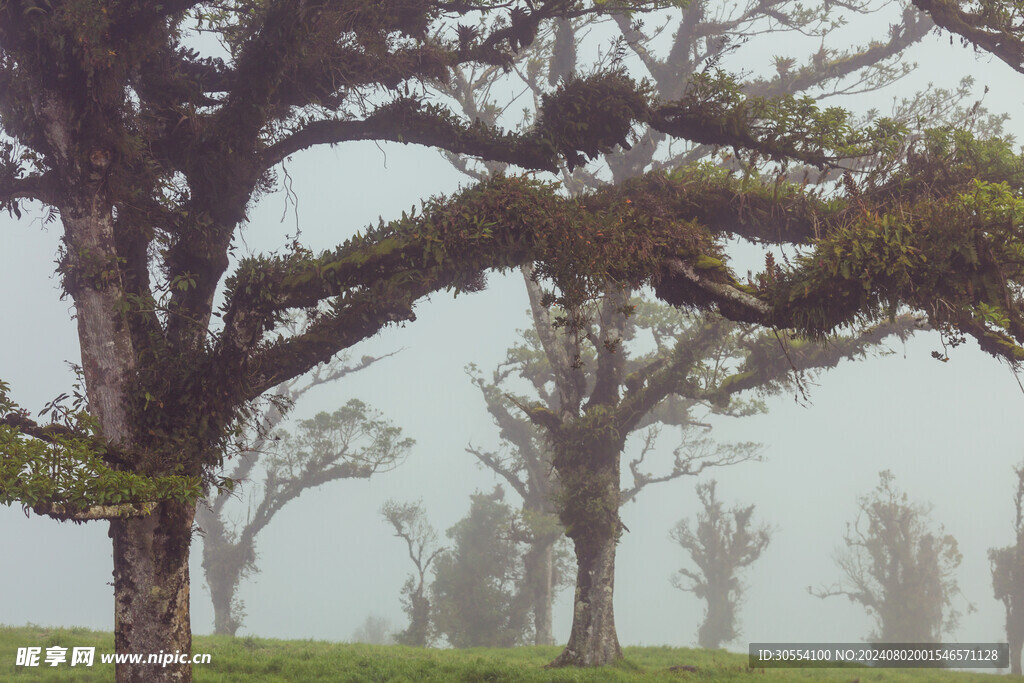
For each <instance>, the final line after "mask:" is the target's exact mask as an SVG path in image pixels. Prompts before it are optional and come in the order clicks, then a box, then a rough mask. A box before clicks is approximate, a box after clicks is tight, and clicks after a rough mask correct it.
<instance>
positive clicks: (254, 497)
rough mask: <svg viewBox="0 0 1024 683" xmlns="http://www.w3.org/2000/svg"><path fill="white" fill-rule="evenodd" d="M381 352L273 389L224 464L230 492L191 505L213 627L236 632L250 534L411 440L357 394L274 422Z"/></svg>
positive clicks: (387, 464)
mask: <svg viewBox="0 0 1024 683" xmlns="http://www.w3.org/2000/svg"><path fill="white" fill-rule="evenodd" d="M377 360H379V358H374V357H372V356H364V357H363V358H362V360H361V361H360V362H359V363H357V364H349V363H348V361H347V357H345V356H342V357H339V358H337V359H335V360H333V361H332V362H330V363H327V364H325V365H322V366H320V367H318V368H317V369H316V370H315V371H314V372H313V373H312V374H311V375H309V376H306V377H305V378H303V379H301V380H300V379H294V380H290V381H288V382H285V383H283V384H282V385H280V386H279V387H277V389H276V390H275V392H274V400H272V401H270V403H269V405H268V406H267V408H266V410H264V411H263V413H262V414H261V415H260V416H259V418H258V420H257V424H256V425H255V428H254V429H250V430H247V432H246V433H245V434H243V437H244V438H243V441H244V442H245V447H244V448H243V449H242V450H241V452H240V453H239V455H238V457H236V458H234V460H233V467H232V468H230V469H228V468H225V470H224V472H225V474H227V476H228V477H229V478H230V479H231V480H233V481H235V482H237V484H236V486H235V489H234V491H233V492H232V493H229V492H227V491H221V492H219V493H217V494H215V495H212V496H210V497H209V498H207V499H205V500H204V501H203V502H202V504H200V505H199V506H198V507H197V509H196V523H197V524H198V525H199V527H200V528H201V529H202V536H203V572H204V574H205V576H206V583H207V584H208V585H209V587H210V598H211V600H212V601H213V615H214V616H213V624H214V633H218V634H223V635H235V633H236V632H237V631H238V629H239V627H240V626H241V625H242V621H243V619H244V618H245V606H244V603H243V602H242V601H241V600H239V599H238V595H237V592H238V586H239V584H240V583H241V581H242V579H244V578H245V577H247V576H249V575H250V574H252V573H253V572H256V571H258V568H257V566H256V560H257V553H256V539H257V536H258V535H259V533H260V532H261V531H262V530H263V529H264V528H265V527H266V526H267V525H268V524H270V522H271V520H272V519H273V517H274V515H276V514H277V513H278V512H279V511H280V510H281V509H282V508H284V506H285V505H287V504H288V503H290V502H291V501H293V500H295V499H296V498H298V497H299V496H300V495H302V493H303V491H306V490H308V489H313V488H316V487H318V486H321V485H323V484H326V483H328V482H331V481H335V480H338V479H367V478H369V477H370V476H372V475H373V474H376V473H379V472H383V471H387V470H390V469H393V468H394V467H397V466H398V464H399V463H401V462H402V460H403V459H404V458H405V456H406V454H407V453H408V451H409V449H410V448H411V447H412V444H413V441H412V439H403V438H402V437H401V433H402V430H401V429H400V428H398V427H394V426H392V425H391V424H390V423H388V422H387V420H385V419H383V417H382V415H381V414H380V413H379V412H377V411H376V410H374V409H373V408H371V407H369V406H367V405H366V404H364V403H363V402H362V401H358V400H354V399H353V400H351V401H349V402H348V403H346V404H345V405H344V406H341V407H340V408H338V409H337V410H335V411H334V412H333V413H330V414H328V413H320V414H318V415H316V416H315V417H314V418H312V419H310V420H303V421H300V422H299V423H297V425H296V426H297V429H295V430H293V431H294V434H291V433H288V432H286V431H284V430H282V429H280V424H281V422H282V421H283V420H284V416H285V412H286V410H287V409H288V408H289V407H290V406H291V405H292V404H294V403H295V401H297V400H298V399H299V398H301V397H302V396H303V395H305V394H306V392H308V391H309V390H310V389H313V388H314V387H317V386H320V385H322V384H325V383H328V382H333V381H336V380H338V379H340V378H342V377H344V376H345V375H347V374H349V373H351V372H355V371H357V370H361V369H363V368H365V367H367V366H369V365H370V364H372V363H374V362H376V361H377ZM240 488H241V489H242V490H244V491H246V492H247V493H248V497H249V509H248V514H247V515H246V517H245V519H244V521H236V520H235V519H233V515H232V514H231V513H232V512H233V510H232V508H233V507H235V508H236V509H237V506H233V505H232V504H231V501H232V500H234V499H236V498H238V497H239V496H238V491H239V489H240Z"/></svg>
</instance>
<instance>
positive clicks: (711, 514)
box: [670, 480, 771, 649]
mask: <svg viewBox="0 0 1024 683" xmlns="http://www.w3.org/2000/svg"><path fill="white" fill-rule="evenodd" d="M715 486H716V482H715V481H714V480H711V481H710V482H708V483H706V484H699V485H698V486H697V497H698V498H699V499H700V502H701V505H702V507H703V509H702V510H701V511H700V512H699V513H697V520H696V524H695V525H694V527H693V528H691V526H690V522H689V521H688V520H685V519H683V520H680V521H679V522H678V523H677V524H676V525H675V526H674V527H673V528H672V530H671V532H670V536H671V537H672V540H674V541H675V542H676V543H678V544H679V545H680V547H681V548H682V549H683V550H685V551H686V552H687V554H688V555H689V556H690V559H691V561H692V562H693V564H695V565H697V570H696V571H693V570H691V569H687V568H686V567H683V568H681V569H680V570H679V571H678V572H677V573H676V574H675V575H674V576H673V577H672V584H673V585H674V586H675V587H676V588H679V589H680V590H684V591H689V592H692V593H693V594H694V595H696V596H697V597H698V598H700V599H701V600H703V601H704V602H705V603H706V605H707V610H706V611H705V613H704V621H703V623H701V625H700V630H699V631H698V632H697V640H698V642H699V643H700V646H701V647H706V648H710V649H717V648H720V647H722V645H723V644H724V643H729V642H732V641H734V640H735V639H736V638H737V637H739V634H740V631H739V626H738V624H737V617H736V609H737V607H738V605H739V602H740V599H741V597H742V595H743V588H744V586H743V584H742V582H741V581H740V579H739V576H738V574H739V572H740V571H741V570H742V569H743V568H744V567H747V566H749V565H751V564H753V563H754V562H756V561H757V559H758V558H759V557H760V556H761V553H762V552H764V550H765V548H766V547H767V546H768V542H769V540H770V538H771V534H770V531H769V530H768V528H767V527H761V528H760V529H754V528H753V527H752V525H751V518H752V516H753V513H754V506H753V505H750V506H747V507H734V508H733V509H731V510H729V511H728V512H726V510H725V508H724V506H723V505H722V502H721V501H720V500H718V498H717V496H716V495H715Z"/></svg>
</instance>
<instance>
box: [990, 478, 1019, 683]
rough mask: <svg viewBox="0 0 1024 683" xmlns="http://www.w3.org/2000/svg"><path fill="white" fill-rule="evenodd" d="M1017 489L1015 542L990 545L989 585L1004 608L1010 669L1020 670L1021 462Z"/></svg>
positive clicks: (1014, 524) (1016, 672)
mask: <svg viewBox="0 0 1024 683" xmlns="http://www.w3.org/2000/svg"><path fill="white" fill-rule="evenodd" d="M1015 471H1016V472H1017V492H1016V494H1015V495H1014V499H1013V504H1014V509H1015V510H1016V513H1017V514H1016V517H1015V518H1014V523H1013V530H1014V532H1015V533H1016V537H1017V540H1016V542H1015V543H1014V544H1013V545H1011V546H1007V547H1005V548H991V549H990V550H989V551H988V560H989V563H990V564H991V565H992V588H993V590H994V591H995V597H996V600H1000V601H1002V603H1003V607H1004V608H1005V609H1006V640H1007V642H1009V644H1010V673H1013V674H1016V675H1018V676H1019V675H1020V673H1021V648H1022V647H1024V465H1021V466H1019V467H1017V468H1016V470H1015Z"/></svg>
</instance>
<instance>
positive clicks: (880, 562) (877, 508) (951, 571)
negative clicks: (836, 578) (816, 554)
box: [812, 470, 962, 643]
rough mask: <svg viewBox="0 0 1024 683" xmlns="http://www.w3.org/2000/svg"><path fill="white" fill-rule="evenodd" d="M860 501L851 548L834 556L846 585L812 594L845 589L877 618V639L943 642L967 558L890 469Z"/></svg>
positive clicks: (954, 617)
mask: <svg viewBox="0 0 1024 683" xmlns="http://www.w3.org/2000/svg"><path fill="white" fill-rule="evenodd" d="M858 506H859V508H860V512H859V514H858V517H857V521H856V522H855V523H854V524H853V525H852V526H850V528H849V529H848V531H847V533H846V536H845V537H844V540H845V542H846V551H845V552H842V553H840V554H838V555H837V556H836V564H838V565H839V567H840V569H842V570H843V574H844V575H845V577H844V580H843V582H842V584H840V585H839V586H837V587H833V588H830V589H827V590H822V591H817V592H815V591H812V593H813V594H816V595H818V596H819V597H821V598H827V597H831V596H835V595H845V596H846V597H847V598H849V599H850V601H851V602H856V603H859V604H860V605H861V606H863V607H864V609H865V610H867V611H868V613H869V614H870V615H871V616H872V617H873V618H874V619H875V623H876V625H877V628H876V630H875V632H874V633H872V634H871V636H870V637H871V639H872V640H873V641H875V642H878V643H937V642H940V641H941V640H942V636H943V634H951V633H953V631H954V630H955V629H956V626H957V623H958V621H959V617H960V613H959V612H958V611H957V610H956V609H954V606H953V602H954V599H955V598H956V597H957V595H958V594H959V588H958V586H957V581H956V577H955V573H956V569H957V567H959V566H960V561H961V559H962V556H961V555H960V551H959V549H958V547H957V542H956V539H955V538H953V537H952V536H951V535H949V534H944V533H943V531H944V529H943V528H942V527H941V526H940V527H939V528H938V529H936V530H933V527H932V525H931V520H930V519H929V515H930V514H931V508H930V507H929V506H926V505H922V504H919V503H910V502H909V501H908V499H907V494H905V493H902V492H901V491H899V490H898V489H896V488H895V486H894V477H893V475H892V472H890V471H888V470H885V471H883V472H880V473H879V483H878V486H877V487H876V488H875V491H874V493H873V494H872V495H871V496H865V497H863V498H861V499H860V501H859V503H858Z"/></svg>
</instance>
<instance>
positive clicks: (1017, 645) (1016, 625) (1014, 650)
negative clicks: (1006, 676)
mask: <svg viewBox="0 0 1024 683" xmlns="http://www.w3.org/2000/svg"><path fill="white" fill-rule="evenodd" d="M1021 616H1022V615H1019V614H1017V610H1016V609H1014V608H1013V607H1011V608H1010V609H1008V610H1007V614H1006V640H1007V641H1008V642H1009V643H1010V673H1011V674H1013V675H1015V676H1020V675H1021V648H1022V647H1024V619H1022V618H1021Z"/></svg>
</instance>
